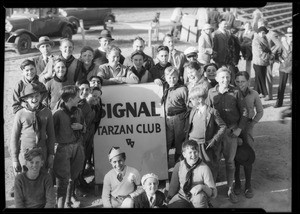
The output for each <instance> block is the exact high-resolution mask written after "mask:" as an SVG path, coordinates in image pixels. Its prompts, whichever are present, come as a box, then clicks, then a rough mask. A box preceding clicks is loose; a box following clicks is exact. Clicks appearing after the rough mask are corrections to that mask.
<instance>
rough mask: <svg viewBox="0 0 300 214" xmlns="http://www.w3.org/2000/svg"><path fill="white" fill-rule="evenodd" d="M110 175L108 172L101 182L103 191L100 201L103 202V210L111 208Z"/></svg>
mask: <svg viewBox="0 0 300 214" xmlns="http://www.w3.org/2000/svg"><path fill="white" fill-rule="evenodd" d="M109 175H110V173H109V172H108V173H107V174H106V175H105V176H104V180H103V189H102V200H103V207H104V208H112V204H111V202H110V198H111V194H110V191H111V179H110V176H109Z"/></svg>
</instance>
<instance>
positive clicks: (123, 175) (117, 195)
mask: <svg viewBox="0 0 300 214" xmlns="http://www.w3.org/2000/svg"><path fill="white" fill-rule="evenodd" d="M108 159H109V162H110V164H111V166H112V169H111V170H110V171H109V172H108V173H107V174H106V175H105V176H104V180H103V190H102V200H103V207H104V208H130V207H133V204H134V202H133V199H134V198H135V197H136V196H137V195H139V194H141V193H142V191H143V189H142V188H141V187H140V185H141V176H140V173H139V172H138V170H137V169H135V168H133V167H130V166H127V165H125V160H126V155H125V152H122V151H121V149H120V148H119V147H112V148H111V149H110V151H109V154H108Z"/></svg>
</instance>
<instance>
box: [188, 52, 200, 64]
mask: <svg viewBox="0 0 300 214" xmlns="http://www.w3.org/2000/svg"><path fill="white" fill-rule="evenodd" d="M197 57H198V55H197V54H193V55H189V56H187V57H186V59H187V61H189V62H196V61H197Z"/></svg>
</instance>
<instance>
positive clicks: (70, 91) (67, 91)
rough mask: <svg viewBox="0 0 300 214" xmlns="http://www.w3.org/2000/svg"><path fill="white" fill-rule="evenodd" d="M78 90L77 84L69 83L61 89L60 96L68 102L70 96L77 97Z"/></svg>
mask: <svg viewBox="0 0 300 214" xmlns="http://www.w3.org/2000/svg"><path fill="white" fill-rule="evenodd" d="M78 92H79V88H78V87H77V86H76V85H67V86H64V87H63V88H62V89H61V90H60V94H61V95H60V96H61V99H62V100H63V101H64V102H68V101H69V99H70V98H74V97H76V95H77V93H78Z"/></svg>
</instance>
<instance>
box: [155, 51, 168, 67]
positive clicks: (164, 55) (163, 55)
mask: <svg viewBox="0 0 300 214" xmlns="http://www.w3.org/2000/svg"><path fill="white" fill-rule="evenodd" d="M168 58H169V52H168V51H165V50H161V51H159V52H158V53H157V59H158V60H159V63H160V64H161V65H166V64H167V63H168Z"/></svg>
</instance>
